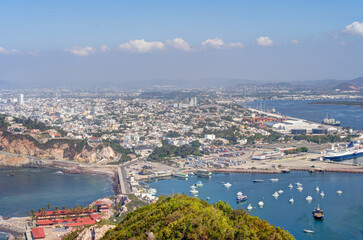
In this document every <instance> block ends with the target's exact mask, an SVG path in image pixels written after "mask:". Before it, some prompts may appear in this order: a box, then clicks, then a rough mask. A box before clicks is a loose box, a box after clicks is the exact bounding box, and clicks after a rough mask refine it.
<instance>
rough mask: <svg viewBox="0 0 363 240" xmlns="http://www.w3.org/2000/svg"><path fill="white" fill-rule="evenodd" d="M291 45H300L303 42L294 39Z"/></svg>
mask: <svg viewBox="0 0 363 240" xmlns="http://www.w3.org/2000/svg"><path fill="white" fill-rule="evenodd" d="M291 43H293V44H299V43H301V42H300V41H299V40H296V39H293V40H291Z"/></svg>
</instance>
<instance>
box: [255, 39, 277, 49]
mask: <svg viewBox="0 0 363 240" xmlns="http://www.w3.org/2000/svg"><path fill="white" fill-rule="evenodd" d="M256 43H257V45H259V46H262V47H269V46H272V45H273V44H274V42H273V41H272V40H271V39H270V38H269V37H259V38H257V39H256Z"/></svg>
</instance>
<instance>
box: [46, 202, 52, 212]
mask: <svg viewBox="0 0 363 240" xmlns="http://www.w3.org/2000/svg"><path fill="white" fill-rule="evenodd" d="M51 206H52V205H50V203H48V204H47V208H48V211H50V208H51Z"/></svg>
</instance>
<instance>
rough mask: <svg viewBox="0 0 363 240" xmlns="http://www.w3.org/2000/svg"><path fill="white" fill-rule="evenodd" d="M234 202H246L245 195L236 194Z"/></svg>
mask: <svg viewBox="0 0 363 240" xmlns="http://www.w3.org/2000/svg"><path fill="white" fill-rule="evenodd" d="M236 201H237V203H240V202H244V201H247V195H243V194H242V192H238V193H237V198H236Z"/></svg>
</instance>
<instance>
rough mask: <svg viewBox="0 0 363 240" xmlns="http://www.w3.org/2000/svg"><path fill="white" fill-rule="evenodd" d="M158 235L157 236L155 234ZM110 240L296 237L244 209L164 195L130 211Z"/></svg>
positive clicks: (221, 203) (105, 237)
mask: <svg viewBox="0 0 363 240" xmlns="http://www.w3.org/2000/svg"><path fill="white" fill-rule="evenodd" d="M153 236H154V237H153ZM102 239H104V240H106V239H109V240H112V239H294V237H293V236H292V235H291V234H290V233H288V232H287V231H285V230H283V229H282V228H280V227H276V228H275V227H274V226H272V225H270V224H269V223H267V222H266V221H264V220H261V219H259V218H258V217H252V216H250V215H249V214H248V213H247V212H245V211H244V210H243V209H238V210H233V209H232V208H231V207H230V206H229V205H228V204H226V203H223V202H218V203H216V204H214V205H210V204H208V203H207V202H206V201H204V200H200V199H197V198H192V197H188V196H186V195H177V194H175V195H173V196H171V197H165V196H162V197H160V199H159V200H158V202H157V203H154V204H150V205H148V206H145V207H142V208H140V209H138V210H136V211H134V212H132V213H130V214H129V215H128V216H127V217H126V218H125V219H124V220H123V221H122V222H121V223H120V224H119V225H118V226H117V227H116V228H114V229H112V230H110V231H108V232H107V233H106V234H105V236H104V237H103V238H102Z"/></svg>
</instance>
